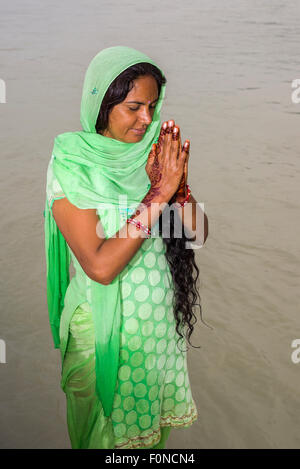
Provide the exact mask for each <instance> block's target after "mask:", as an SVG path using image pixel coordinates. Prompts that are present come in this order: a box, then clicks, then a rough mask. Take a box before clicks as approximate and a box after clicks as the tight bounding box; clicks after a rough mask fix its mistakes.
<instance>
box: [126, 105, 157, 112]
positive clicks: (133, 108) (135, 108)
mask: <svg viewBox="0 0 300 469" xmlns="http://www.w3.org/2000/svg"><path fill="white" fill-rule="evenodd" d="M129 109H130V111H138V110H139V109H140V106H138V107H130V108H129ZM150 109H155V106H150Z"/></svg>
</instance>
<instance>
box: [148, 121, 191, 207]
mask: <svg viewBox="0 0 300 469" xmlns="http://www.w3.org/2000/svg"><path fill="white" fill-rule="evenodd" d="M188 148H189V141H186V143H185V145H184V146H183V147H182V149H181V141H180V138H179V127H178V126H176V125H175V122H174V121H173V120H170V121H168V122H164V123H163V125H162V129H161V132H160V136H159V139H158V142H157V145H156V144H153V146H152V149H151V152H150V154H149V157H148V162H147V165H146V168H145V169H146V172H147V174H148V176H149V179H150V181H151V189H156V190H159V191H160V192H161V193H163V194H164V195H165V196H166V197H167V198H168V199H170V198H171V197H172V196H173V195H174V194H175V193H176V191H177V189H178V187H179V185H180V183H181V180H182V178H183V177H184V169H185V166H186V159H187V157H188Z"/></svg>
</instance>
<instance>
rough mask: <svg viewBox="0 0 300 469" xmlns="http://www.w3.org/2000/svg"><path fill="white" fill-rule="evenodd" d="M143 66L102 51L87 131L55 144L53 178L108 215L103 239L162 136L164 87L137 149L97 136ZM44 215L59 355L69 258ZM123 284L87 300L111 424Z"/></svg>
mask: <svg viewBox="0 0 300 469" xmlns="http://www.w3.org/2000/svg"><path fill="white" fill-rule="evenodd" d="M140 62H149V63H151V64H153V65H155V66H156V67H157V68H159V67H158V66H157V65H156V63H155V62H154V61H153V60H152V59H150V58H149V57H148V56H146V55H145V54H143V53H141V52H139V51H137V50H135V49H131V48H129V47H124V46H116V47H110V48H107V49H104V50H102V51H101V52H99V53H98V54H97V55H96V56H95V57H94V58H93V60H92V61H91V63H90V65H89V67H88V69H87V72H86V75H85V80H84V85H83V93H82V101H81V113H80V122H81V125H82V128H83V131H78V132H66V133H64V134H60V135H58V136H57V137H56V138H55V141H54V148H53V159H54V160H53V171H54V174H55V177H56V178H57V180H58V182H59V183H60V185H61V187H62V189H63V192H64V194H65V196H66V197H67V198H68V200H69V201H70V202H71V203H72V204H74V205H76V206H77V207H78V208H81V209H98V210H99V211H103V210H104V212H103V213H105V217H104V218H103V219H102V218H101V222H102V225H103V228H104V232H105V236H106V238H109V237H111V236H113V235H114V233H115V232H116V231H118V229H119V228H120V226H119V222H120V219H119V220H118V219H116V207H117V206H120V200H121V199H120V198H119V197H120V196H122V197H124V196H126V197H127V202H128V205H130V206H131V207H132V206H133V207H134V208H136V207H137V206H138V204H139V203H140V202H141V200H142V199H143V198H144V196H145V194H146V193H147V192H148V190H149V188H150V180H149V178H148V175H147V173H146V171H145V166H146V163H147V159H148V155H149V153H150V151H151V146H152V144H153V143H154V142H156V141H157V140H158V136H159V133H160V125H161V124H160V110H161V106H162V102H163V99H164V96H165V85H163V86H162V87H161V93H160V97H159V100H158V102H157V105H156V107H155V112H154V115H153V120H152V123H151V124H150V125H149V127H148V128H147V131H146V133H145V135H144V137H143V139H142V140H141V141H140V142H137V143H124V142H121V141H118V140H115V139H112V138H108V137H104V136H102V135H100V134H97V133H96V130H95V124H96V121H97V117H98V113H99V110H100V107H101V103H102V100H103V98H104V96H105V93H106V91H107V89H108V87H109V85H110V84H111V83H112V81H113V80H114V79H115V78H116V77H117V76H118V75H119V74H120V73H122V72H123V71H124V70H125V69H127V68H128V67H130V66H131V65H134V64H137V63H140ZM159 69H160V68H159ZM161 72H162V71H161ZM162 73H163V72H162ZM44 216H45V251H46V263H47V302H48V310H49V320H50V326H51V331H52V335H53V340H54V346H55V348H59V346H60V336H59V329H60V317H61V313H62V310H63V307H64V297H65V293H66V290H67V287H68V285H69V281H70V279H69V264H70V253H69V251H68V246H67V244H66V241H65V239H64V238H63V236H62V234H61V232H60V231H59V229H58V227H57V225H56V222H55V220H54V218H53V215H52V211H51V210H49V205H48V201H47V199H46V203H45V211H44ZM119 277H120V275H118V276H117V277H116V278H115V279H114V281H113V282H112V283H111V284H109V285H102V284H100V283H98V282H95V281H93V280H90V285H91V288H90V292H89V295H88V296H89V297H90V298H89V302H90V304H91V308H92V314H93V320H94V324H95V355H96V365H95V366H96V392H97V395H98V397H99V399H100V401H101V403H102V405H103V409H104V414H105V416H107V417H108V416H109V415H110V414H111V412H112V406H113V401H114V392H115V388H116V383H117V375H118V367H119V342H120V321H121V308H122V305H121V297H120V284H119V283H120V280H119Z"/></svg>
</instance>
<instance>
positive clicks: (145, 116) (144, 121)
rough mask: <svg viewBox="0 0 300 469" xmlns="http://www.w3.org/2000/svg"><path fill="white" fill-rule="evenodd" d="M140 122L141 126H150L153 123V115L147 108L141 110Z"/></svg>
mask: <svg viewBox="0 0 300 469" xmlns="http://www.w3.org/2000/svg"><path fill="white" fill-rule="evenodd" d="M139 121H140V123H141V125H147V126H148V125H150V124H151V122H152V115H151V112H150V110H149V109H147V107H146V106H145V107H144V108H143V109H141V110H140V113H139Z"/></svg>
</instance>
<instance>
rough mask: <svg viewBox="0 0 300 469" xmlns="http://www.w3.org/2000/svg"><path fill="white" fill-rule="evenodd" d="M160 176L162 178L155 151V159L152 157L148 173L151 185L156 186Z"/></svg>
mask: <svg viewBox="0 0 300 469" xmlns="http://www.w3.org/2000/svg"><path fill="white" fill-rule="evenodd" d="M161 178H162V175H161V171H160V165H159V161H158V156H157V153H156V155H155V159H154V162H153V165H152V167H151V170H150V174H149V179H150V181H151V185H152V186H156V185H157V184H158V183H159V181H160V180H161Z"/></svg>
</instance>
